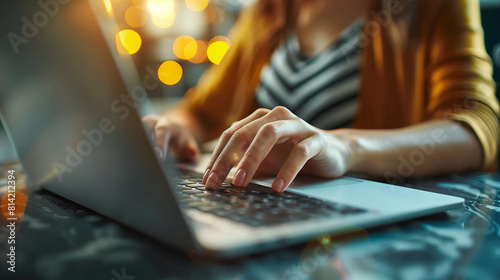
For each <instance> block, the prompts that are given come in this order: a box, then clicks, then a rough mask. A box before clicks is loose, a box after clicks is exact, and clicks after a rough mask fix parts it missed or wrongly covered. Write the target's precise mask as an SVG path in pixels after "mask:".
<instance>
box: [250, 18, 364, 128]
mask: <svg viewBox="0 0 500 280" xmlns="http://www.w3.org/2000/svg"><path fill="white" fill-rule="evenodd" d="M360 31H361V21H357V22H355V23H354V24H352V25H351V26H350V27H349V28H347V29H346V30H345V31H344V32H343V33H342V34H341V36H340V37H339V39H338V40H337V42H336V43H334V44H333V45H332V46H331V47H329V48H328V49H327V50H325V51H324V52H322V53H321V54H319V55H318V56H315V57H311V58H308V57H304V55H302V53H301V51H300V47H299V44H298V41H297V39H296V38H295V37H291V38H289V39H288V40H287V42H286V43H285V44H284V45H283V46H281V47H280V48H278V49H277V50H276V51H275V52H274V54H273V56H272V58H271V62H270V64H269V65H268V66H266V67H265V68H264V69H263V70H262V73H261V85H260V87H259V89H258V90H257V101H258V102H259V104H260V105H261V106H262V107H264V108H269V109H272V108H274V107H276V106H279V105H281V106H285V107H287V108H288V109H290V110H291V111H292V112H293V113H294V114H296V115H297V116H299V117H300V118H302V119H304V120H305V121H307V122H308V123H310V124H312V125H314V126H316V127H319V128H323V129H335V128H340V127H348V126H350V125H351V124H352V121H353V120H354V117H355V115H356V111H357V104H358V92H359V85H360V48H359V42H360Z"/></svg>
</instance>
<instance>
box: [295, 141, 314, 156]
mask: <svg viewBox="0 0 500 280" xmlns="http://www.w3.org/2000/svg"><path fill="white" fill-rule="evenodd" d="M294 149H295V153H296V154H297V155H298V156H299V157H303V158H309V155H310V154H311V146H309V145H308V144H306V143H299V144H298V145H297V146H295V148H294Z"/></svg>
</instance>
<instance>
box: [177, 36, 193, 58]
mask: <svg viewBox="0 0 500 280" xmlns="http://www.w3.org/2000/svg"><path fill="white" fill-rule="evenodd" d="M190 43H194V45H195V47H194V50H193V46H192V44H191V45H190V47H189V48H187V46H188V45H189V44H190ZM172 49H173V51H174V54H175V55H176V56H177V57H178V58H180V59H190V58H192V57H193V56H194V55H195V54H196V50H197V49H198V46H197V45H196V41H195V40H194V39H193V37H191V36H187V35H183V36H179V38H177V39H175V41H174V45H173V47H172Z"/></svg>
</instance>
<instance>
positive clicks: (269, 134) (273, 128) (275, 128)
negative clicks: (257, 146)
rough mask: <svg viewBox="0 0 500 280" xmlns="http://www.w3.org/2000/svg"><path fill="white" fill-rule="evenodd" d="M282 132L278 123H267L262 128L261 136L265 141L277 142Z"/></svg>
mask: <svg viewBox="0 0 500 280" xmlns="http://www.w3.org/2000/svg"><path fill="white" fill-rule="evenodd" d="M279 131H280V127H279V124H277V123H267V124H265V125H263V126H262V127H261V128H260V132H259V134H260V136H261V137H262V138H263V139H264V140H268V139H271V140H276V139H277V138H278V135H279Z"/></svg>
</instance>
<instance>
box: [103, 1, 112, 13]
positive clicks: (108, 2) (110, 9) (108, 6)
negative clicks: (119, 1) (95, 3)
mask: <svg viewBox="0 0 500 280" xmlns="http://www.w3.org/2000/svg"><path fill="white" fill-rule="evenodd" d="M104 6H105V7H106V12H108V13H111V11H112V10H113V6H111V1H110V0H104Z"/></svg>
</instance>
